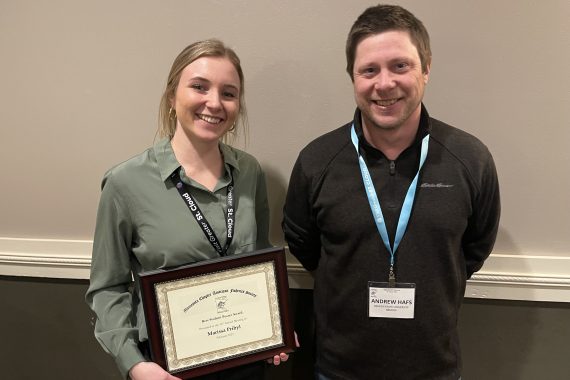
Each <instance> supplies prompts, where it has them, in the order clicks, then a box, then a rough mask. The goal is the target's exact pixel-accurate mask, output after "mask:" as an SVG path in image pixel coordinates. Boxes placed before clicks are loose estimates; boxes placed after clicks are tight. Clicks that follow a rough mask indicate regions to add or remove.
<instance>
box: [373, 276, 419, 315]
mask: <svg viewBox="0 0 570 380" xmlns="http://www.w3.org/2000/svg"><path fill="white" fill-rule="evenodd" d="M415 303H416V284H411V283H401V282H397V283H396V284H395V285H394V286H389V284H388V283H387V282H372V281H370V282H368V316H369V317H370V318H400V319H414V306H415Z"/></svg>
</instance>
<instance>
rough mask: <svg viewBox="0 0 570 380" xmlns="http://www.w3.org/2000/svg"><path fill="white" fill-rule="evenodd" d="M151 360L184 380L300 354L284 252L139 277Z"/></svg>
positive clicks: (241, 256) (265, 252)
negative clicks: (296, 348)
mask: <svg viewBox="0 0 570 380" xmlns="http://www.w3.org/2000/svg"><path fill="white" fill-rule="evenodd" d="M140 281H141V292H142V297H143V305H144V311H145V317H146V323H147V330H148V335H149V341H150V351H151V355H152V360H153V361H154V362H156V363H157V364H159V365H160V366H162V367H163V368H164V369H165V370H166V371H168V372H170V373H171V374H173V375H175V376H178V377H181V378H183V379H190V378H193V377H196V376H201V375H205V374H208V373H211V372H216V371H220V370H223V369H227V368H231V367H235V366H239V365H243V364H246V363H251V362H254V361H259V360H264V359H268V358H271V357H273V356H274V355H277V354H279V353H280V352H285V353H290V352H293V351H294V349H295V339H294V333H293V326H292V324H291V318H290V314H289V302H288V301H289V298H288V290H289V285H288V281H287V264H286V261H285V251H284V249H283V248H269V249H264V250H259V251H255V252H252V253H246V254H238V255H232V256H228V257H223V258H219V259H215V260H208V261H205V262H200V263H197V264H193V265H189V266H184V267H179V268H176V269H171V270H157V271H152V272H146V273H142V274H141V275H140Z"/></svg>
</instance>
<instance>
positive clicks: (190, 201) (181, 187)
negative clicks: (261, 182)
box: [170, 169, 235, 256]
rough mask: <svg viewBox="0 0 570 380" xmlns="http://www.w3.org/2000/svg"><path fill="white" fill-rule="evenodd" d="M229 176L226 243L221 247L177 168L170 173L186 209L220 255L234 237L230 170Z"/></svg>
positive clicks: (224, 254) (232, 182)
mask: <svg viewBox="0 0 570 380" xmlns="http://www.w3.org/2000/svg"><path fill="white" fill-rule="evenodd" d="M230 177H231V180H230V183H229V185H228V193H227V197H226V202H227V208H226V210H227V211H226V230H227V232H228V233H227V239H226V245H225V247H224V248H222V245H221V244H220V241H219V240H218V237H217V236H216V233H215V232H214V229H213V228H212V226H210V223H208V221H207V220H206V215H204V214H203V213H202V211H200V207H198V202H196V200H195V199H194V197H193V196H192V194H190V191H189V190H188V186H186V184H185V183H184V182H182V181H181V180H180V174H178V169H177V170H175V171H174V173H172V174H171V175H170V179H171V180H172V182H173V183H174V186H176V189H178V192H179V193H180V196H181V197H182V199H183V200H184V203H186V206H188V209H189V210H190V212H191V213H192V215H194V219H196V222H197V223H198V225H199V226H200V227H201V228H202V231H203V232H204V235H205V236H206V239H208V241H209V242H210V244H212V247H214V249H215V250H216V252H218V254H219V255H220V256H226V255H227V252H228V247H229V246H230V243H231V242H232V239H233V238H234V225H235V210H234V178H233V176H232V175H231V172H230Z"/></svg>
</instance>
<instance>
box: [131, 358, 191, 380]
mask: <svg viewBox="0 0 570 380" xmlns="http://www.w3.org/2000/svg"><path fill="white" fill-rule="evenodd" d="M129 376H130V378H131V380H181V379H180V378H179V377H174V376H172V375H171V374H169V373H168V372H166V371H165V370H164V369H162V367H161V366H159V365H158V364H156V363H154V362H140V363H137V364H135V365H134V366H133V368H131V370H130V371H129Z"/></svg>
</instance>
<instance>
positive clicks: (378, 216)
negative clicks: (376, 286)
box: [350, 124, 429, 284]
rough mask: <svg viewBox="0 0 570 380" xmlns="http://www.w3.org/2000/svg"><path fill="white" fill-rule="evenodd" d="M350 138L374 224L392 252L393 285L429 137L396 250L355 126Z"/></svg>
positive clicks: (405, 207) (400, 223) (402, 218)
mask: <svg viewBox="0 0 570 380" xmlns="http://www.w3.org/2000/svg"><path fill="white" fill-rule="evenodd" d="M350 137H351V139H352V144H353V145H354V148H355V149H356V154H357V155H358V164H359V165H360V172H361V174H362V181H363V182H364V187H365V189H366V195H367V197H368V203H370V209H371V210H372V215H373V216H374V222H375V223H376V228H377V229H378V232H379V233H380V236H381V237H382V241H383V242H384V245H385V246H386V249H388V252H390V277H389V280H390V283H391V284H393V283H395V281H396V277H395V275H394V258H395V255H396V250H397V249H398V246H399V245H400V241H402V237H403V236H404V233H405V232H406V228H407V227H408V221H409V220H410V215H411V213H412V207H413V205H414V198H415V197H416V188H417V185H418V177H419V175H420V170H421V169H422V166H423V165H424V162H425V160H426V157H427V153H428V146H429V135H427V136H426V137H424V138H423V140H422V149H421V152H420V166H419V168H418V172H417V173H416V176H415V177H414V180H413V181H412V183H411V184H410V187H409V188H408V192H407V193H406V198H405V199H404V204H403V205H402V211H400V217H399V219H398V227H397V228H396V236H395V237H394V248H392V247H391V246H390V238H389V237H388V230H387V229H386V223H385V222H384V216H383V215H382V208H381V207H380V200H379V199H378V196H377V195H376V189H375V188H374V183H373V182H372V177H371V176H370V172H369V171H368V167H367V166H366V162H365V161H364V158H362V155H361V154H360V151H359V150H358V136H357V135H356V131H355V129H354V124H353V125H352V128H351V130H350Z"/></svg>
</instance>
